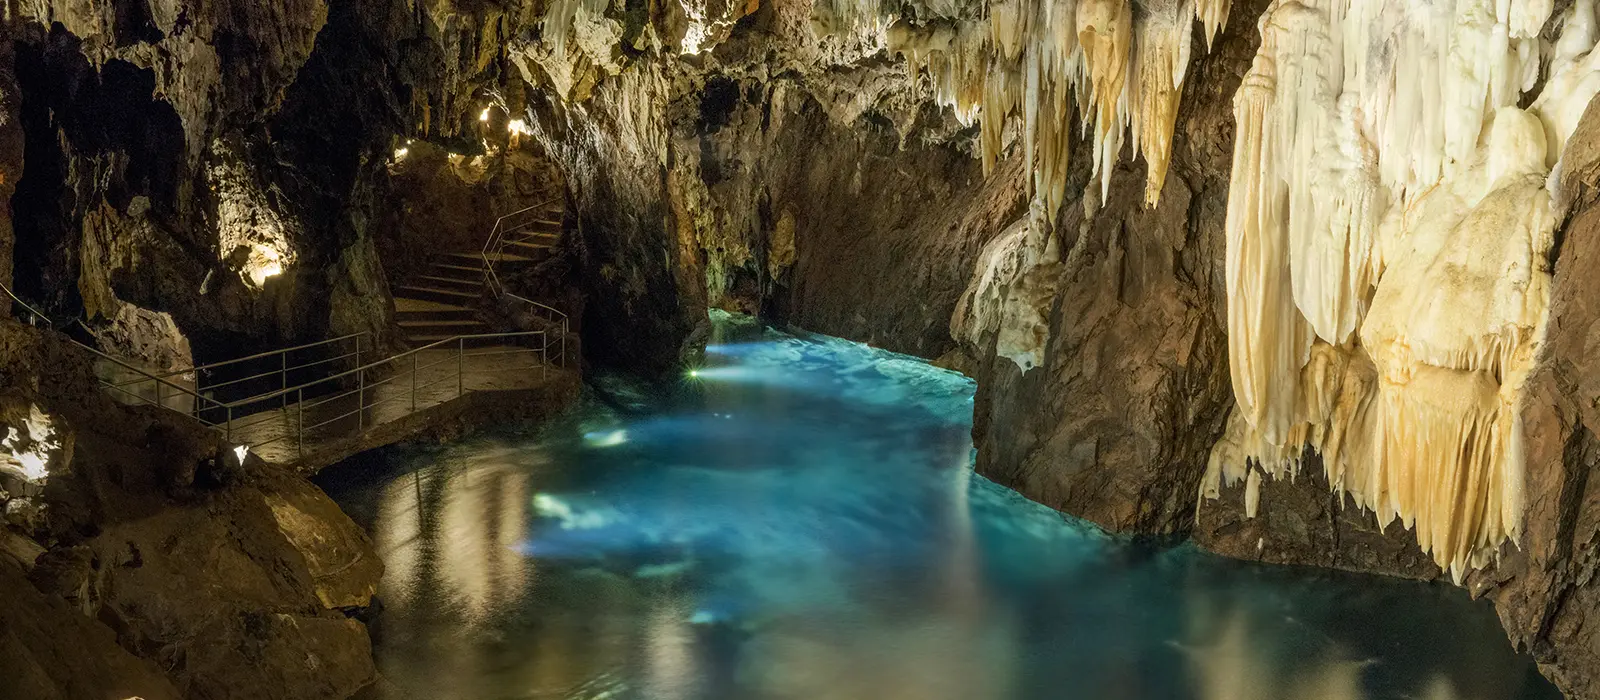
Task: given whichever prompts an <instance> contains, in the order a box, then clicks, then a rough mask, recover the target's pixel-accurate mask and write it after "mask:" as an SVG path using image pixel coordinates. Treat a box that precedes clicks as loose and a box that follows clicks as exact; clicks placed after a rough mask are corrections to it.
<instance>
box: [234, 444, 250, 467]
mask: <svg viewBox="0 0 1600 700" xmlns="http://www.w3.org/2000/svg"><path fill="white" fill-rule="evenodd" d="M247 454H250V448H249V447H246V446H244V445H240V446H238V447H235V448H233V456H235V457H237V458H238V459H239V463H240V464H244V456H245V455H247Z"/></svg>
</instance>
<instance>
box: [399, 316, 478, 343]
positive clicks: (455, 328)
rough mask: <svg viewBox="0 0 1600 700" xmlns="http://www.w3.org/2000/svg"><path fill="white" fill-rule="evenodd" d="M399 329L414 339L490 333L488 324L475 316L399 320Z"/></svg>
mask: <svg viewBox="0 0 1600 700" xmlns="http://www.w3.org/2000/svg"><path fill="white" fill-rule="evenodd" d="M400 330H401V332H403V333H405V336H406V338H408V339H411V340H416V339H417V338H422V337H430V338H431V337H439V338H447V337H450V336H453V335H473V334H478V333H490V332H492V331H491V330H490V328H489V324H487V323H484V322H483V321H479V320H478V319H476V318H466V319H451V320H447V321H446V320H441V321H417V320H407V321H401V322H400Z"/></svg>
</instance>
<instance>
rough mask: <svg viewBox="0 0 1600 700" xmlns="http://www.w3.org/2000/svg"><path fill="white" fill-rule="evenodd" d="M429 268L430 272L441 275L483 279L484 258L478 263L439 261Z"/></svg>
mask: <svg viewBox="0 0 1600 700" xmlns="http://www.w3.org/2000/svg"><path fill="white" fill-rule="evenodd" d="M428 269H429V271H430V272H432V273H433V274H436V275H439V276H440V277H459V278H461V279H466V278H468V277H471V278H473V279H477V280H482V279H483V261H482V260H479V261H478V264H477V265H459V264H455V263H442V262H437V263H434V264H433V267H430V268H428Z"/></svg>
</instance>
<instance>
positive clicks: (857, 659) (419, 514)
mask: <svg viewBox="0 0 1600 700" xmlns="http://www.w3.org/2000/svg"><path fill="white" fill-rule="evenodd" d="M717 325H718V337H717V339H716V341H715V342H714V343H713V345H712V346H711V348H710V353H709V357H708V361H707V364H706V366H705V367H703V368H701V369H699V370H697V371H696V372H695V375H696V376H694V377H685V378H684V380H683V381H682V382H680V383H676V384H672V385H666V386H662V385H655V386H651V385H640V384H635V383H629V382H626V381H623V380H620V379H616V378H602V379H600V380H598V382H597V386H596V388H595V390H593V391H590V392H589V395H588V397H587V398H586V399H585V401H584V403H583V404H582V406H580V407H579V408H578V409H576V410H574V411H573V412H572V413H571V414H570V415H568V416H567V417H565V418H563V419H561V420H559V421H556V422H555V423H554V424H551V425H547V426H545V427H544V428H542V429H539V430H535V431H528V432H518V431H506V432H501V433H497V434H492V435H484V436H479V437H474V438H471V439H468V440H465V441H462V442H459V443H455V444H451V445H446V446H439V447H427V448H405V449H401V450H390V451H387V452H383V453H378V454H376V455H373V456H369V457H365V458H362V459H360V460H357V461H354V462H352V463H348V464H346V465H343V466H341V467H339V468H335V469H333V470H331V471H329V472H327V473H326V474H325V475H324V477H323V478H322V482H323V485H324V487H325V488H327V490H328V491H329V493H330V494H332V495H333V496H334V498H335V499H337V500H338V501H339V502H340V503H341V504H342V505H344V506H345V507H346V510H347V512H350V513H351V515H352V517H354V518H355V519H356V520H357V522H360V523H361V524H362V525H363V526H365V527H367V528H368V529H369V532H371V533H372V534H373V538H374V540H375V541H376V543H377V545H378V547H379V550H380V551H381V553H382V554H383V556H384V560H385V562H386V563H387V566H388V568H387V572H386V574H385V577H384V580H383V583H382V587H381V590H380V592H379V595H380V598H381V601H382V609H381V612H379V613H378V614H376V615H375V616H374V619H373V621H372V622H371V625H372V630H373V635H374V643H375V653H376V656H377V658H378V663H379V667H380V670H381V672H382V673H383V674H384V676H385V677H386V678H387V680H388V681H389V682H390V683H391V684H392V687H393V692H392V694H394V695H396V696H398V697H407V698H419V699H420V698H427V699H430V700H431V699H457V698H459V699H462V700H491V699H511V698H573V699H579V698H585V699H598V698H643V699H648V700H673V699H678V698H730V699H738V700H766V699H774V700H776V699H780V698H781V699H790V698H792V699H795V700H800V699H805V700H819V699H829V698H837V699H841V700H843V699H849V700H877V699H899V698H904V699H907V700H944V699H949V700H972V699H985V698H997V699H998V698H1096V699H1099V698H1104V699H1121V698H1126V699H1130V700H1131V699H1135V698H1137V699H1145V698H1162V699H1165V698H1174V699H1191V698H1192V699H1195V700H1257V699H1259V700H1282V699H1287V698H1304V699H1306V700H1353V699H1356V698H1417V699H1419V700H1445V699H1460V700H1508V699H1514V698H1515V699H1521V698H1528V699H1532V698H1554V697H1559V696H1558V695H1557V694H1556V693H1555V692H1554V691H1553V690H1551V689H1550V688H1549V686H1548V685H1547V684H1546V683H1545V682H1544V681H1543V680H1542V679H1540V678H1539V677H1538V676H1537V674H1536V673H1535V671H1534V670H1533V668H1532V664H1531V662H1530V661H1529V660H1528V659H1527V658H1526V657H1523V656H1518V655H1516V654H1514V653H1513V651H1512V649H1511V648H1510V645H1509V644H1508V643H1507V642H1506V640H1505V637H1504V636H1503V634H1502V633H1501V631H1500V629H1499V626H1498V624H1497V623H1496V621H1495V619H1494V614H1493V611H1492V610H1491V609H1489V608H1488V606H1487V605H1486V604H1482V603H1474V602H1472V601H1469V600H1468V599H1467V598H1466V596H1465V595H1464V594H1463V593H1462V592H1461V591H1460V590H1458V589H1454V588H1450V587H1447V586H1437V585H1425V584H1419V583H1412V582H1403V581H1394V580H1387V579H1380V578H1374V577H1362V576H1353V575H1342V574H1331V573H1326V572H1316V571H1310V570H1299V569H1288V568H1275V567H1262V566H1254V565H1248V564H1243V563H1239V562H1234V561H1229V560H1223V559H1220V558H1217V557H1213V556H1210V555H1207V554H1204V553H1202V552H1199V551H1197V550H1195V549H1194V548H1192V547H1190V546H1187V545H1183V546H1177V547H1164V546H1155V545H1150V544H1140V543H1137V542H1131V541H1128V540H1125V539H1122V538H1114V537H1109V536H1106V535H1104V534H1102V533H1100V532H1099V531H1097V530H1096V529H1094V528H1093V527H1091V526H1087V525H1085V524H1082V523H1079V522H1076V521H1074V520H1073V519H1071V518H1067V517H1063V516H1061V515H1060V514H1058V513H1056V512H1055V511H1052V510H1050V509H1048V508H1045V507H1042V506H1039V505H1037V504H1034V503H1032V502H1030V501H1028V500H1026V499H1023V498H1022V497H1020V496H1018V495H1017V494H1015V493H1013V492H1011V491H1008V490H1006V489H1004V488H1001V487H999V486H996V485H994V484H993V483H990V482H989V481H987V480H985V479H983V478H981V477H979V476H976V475H975V474H973V472H972V470H971V466H970V465H971V463H972V447H971V439H970V435H969V431H970V427H971V412H972V395H973V385H972V383H971V382H970V381H969V380H967V379H965V378H963V377H961V376H959V375H955V374H951V373H948V372H944V371H941V370H937V369H934V368H931V367H929V366H928V365H926V364H924V363H922V362H920V361H918V360H915V359H912V358H908V357H904V356H899V355H893V354H890V353H884V352H880V351H876V350H872V349H869V348H867V347H865V346H861V345H858V344H854V343H848V342H845V341H840V340H837V339H830V338H823V337H803V338H802V337H794V336H791V335H786V334H782V333H777V332H774V331H770V330H766V329H762V328H761V327H759V326H755V325H753V324H751V323H748V322H741V321H739V320H737V319H728V318H723V319H720V320H719V322H718V324H717Z"/></svg>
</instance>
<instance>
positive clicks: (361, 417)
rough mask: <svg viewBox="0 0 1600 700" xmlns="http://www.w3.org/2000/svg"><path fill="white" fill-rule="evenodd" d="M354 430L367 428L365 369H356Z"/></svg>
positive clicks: (359, 430) (358, 430)
mask: <svg viewBox="0 0 1600 700" xmlns="http://www.w3.org/2000/svg"><path fill="white" fill-rule="evenodd" d="M356 387H357V388H356V432H358V433H359V432H361V431H363V430H366V429H367V370H366V369H357V370H356Z"/></svg>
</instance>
